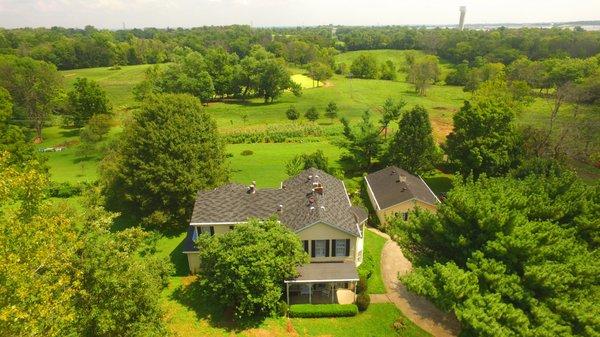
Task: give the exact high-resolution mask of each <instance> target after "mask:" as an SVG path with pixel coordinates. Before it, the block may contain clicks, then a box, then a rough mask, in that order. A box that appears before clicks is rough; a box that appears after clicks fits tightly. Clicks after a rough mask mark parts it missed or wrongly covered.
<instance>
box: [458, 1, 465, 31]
mask: <svg viewBox="0 0 600 337" xmlns="http://www.w3.org/2000/svg"><path fill="white" fill-rule="evenodd" d="M465 14H467V7H466V6H460V20H459V21H458V30H463V28H465Z"/></svg>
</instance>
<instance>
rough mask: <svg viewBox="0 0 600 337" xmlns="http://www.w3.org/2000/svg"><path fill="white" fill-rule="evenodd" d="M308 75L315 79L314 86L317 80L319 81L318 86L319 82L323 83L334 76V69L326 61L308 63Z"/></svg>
mask: <svg viewBox="0 0 600 337" xmlns="http://www.w3.org/2000/svg"><path fill="white" fill-rule="evenodd" d="M308 76H309V77H310V78H312V79H313V87H314V86H315V83H314V82H315V81H316V82H317V87H318V86H319V83H323V82H324V81H326V80H328V79H330V78H331V76H333V70H331V67H330V66H328V65H326V64H324V63H321V62H313V63H311V64H309V65H308Z"/></svg>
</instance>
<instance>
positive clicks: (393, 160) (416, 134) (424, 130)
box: [387, 105, 439, 174]
mask: <svg viewBox="0 0 600 337" xmlns="http://www.w3.org/2000/svg"><path fill="white" fill-rule="evenodd" d="M438 159H439V158H438V153H437V151H436V146H435V142H434V140H433V133H432V129H431V122H430V121H429V114H428V113H427V110H425V108H424V107H422V106H420V105H417V106H415V107H414V108H413V109H412V110H410V111H408V112H406V113H404V114H403V115H402V119H400V122H399V123H398V131H397V132H396V134H395V135H394V139H392V141H391V143H390V146H389V148H388V153H387V161H388V163H389V164H392V165H397V166H398V167H401V168H403V169H405V170H407V171H408V172H411V173H415V174H423V173H427V172H429V171H431V170H432V169H433V168H434V165H435V164H436V162H437V161H438Z"/></svg>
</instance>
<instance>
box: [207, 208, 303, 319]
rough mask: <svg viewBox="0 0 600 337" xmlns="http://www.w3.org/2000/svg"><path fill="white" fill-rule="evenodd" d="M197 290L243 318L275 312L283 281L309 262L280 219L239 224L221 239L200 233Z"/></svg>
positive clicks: (294, 274)
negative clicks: (297, 268) (298, 267)
mask: <svg viewBox="0 0 600 337" xmlns="http://www.w3.org/2000/svg"><path fill="white" fill-rule="evenodd" d="M197 245H198V247H200V266H201V268H200V271H199V273H198V275H199V277H198V281H197V282H198V286H199V289H201V291H202V292H203V294H205V295H206V296H209V297H210V298H213V299H215V301H217V302H218V303H220V304H221V305H223V306H228V307H230V308H232V309H234V312H235V315H236V316H237V317H239V318H245V317H252V316H255V315H268V314H271V313H273V312H274V311H275V310H276V309H277V303H278V301H279V299H280V297H281V294H282V291H283V288H282V286H283V281H284V280H287V279H290V278H293V277H296V276H297V273H298V272H297V270H296V267H297V266H299V265H301V264H303V263H307V262H308V256H307V254H306V253H305V252H304V249H303V247H302V244H301V242H300V240H299V239H298V237H297V236H296V234H294V233H292V232H291V231H290V230H289V229H287V228H286V227H285V226H283V225H282V224H281V223H279V222H278V221H277V220H276V219H269V220H266V221H257V220H255V221H250V222H248V223H246V224H240V225H236V226H235V229H234V230H232V231H229V232H227V233H225V234H223V235H217V236H208V235H201V236H200V237H199V239H198V243H197Z"/></svg>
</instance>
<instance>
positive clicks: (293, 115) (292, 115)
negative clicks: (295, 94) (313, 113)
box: [285, 105, 300, 121]
mask: <svg viewBox="0 0 600 337" xmlns="http://www.w3.org/2000/svg"><path fill="white" fill-rule="evenodd" d="M285 116H286V117H287V119H289V120H291V121H295V120H296V119H298V118H300V113H299V112H298V109H296V107H295V106H293V105H290V107H289V108H288V109H287V110H286V111H285Z"/></svg>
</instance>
